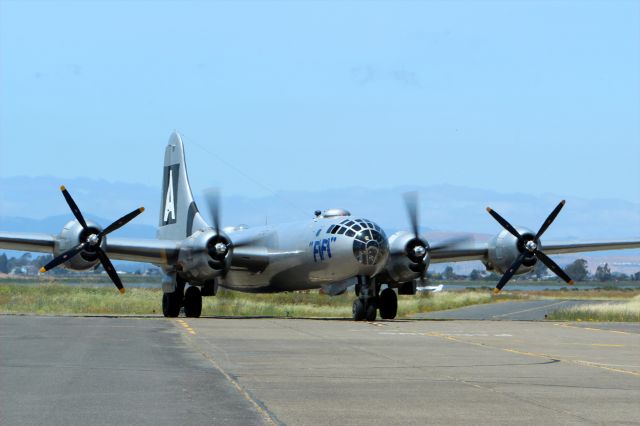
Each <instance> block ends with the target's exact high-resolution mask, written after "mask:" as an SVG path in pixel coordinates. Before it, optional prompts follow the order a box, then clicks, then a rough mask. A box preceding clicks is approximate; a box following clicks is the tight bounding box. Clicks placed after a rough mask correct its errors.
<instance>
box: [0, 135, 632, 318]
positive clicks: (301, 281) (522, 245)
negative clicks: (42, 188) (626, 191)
mask: <svg viewBox="0 0 640 426" xmlns="http://www.w3.org/2000/svg"><path fill="white" fill-rule="evenodd" d="M162 176H163V184H162V204H161V208H162V209H161V212H160V223H159V227H158V232H157V238H156V239H155V240H141V239H119V238H111V237H109V238H108V234H110V233H111V232H113V231H115V230H117V229H118V228H120V227H122V226H123V225H125V224H126V223H127V222H129V221H130V220H132V219H133V218H135V217H136V216H137V215H138V214H140V213H141V212H142V211H143V210H144V209H143V208H142V207H141V208H139V209H136V210H134V211H132V212H131V213H129V214H127V215H125V216H123V217H122V218H120V219H119V220H117V221H115V222H114V223H112V224H111V225H109V226H107V227H106V228H104V229H103V228H102V227H100V225H98V224H97V223H94V222H91V221H87V220H85V219H84V217H83V215H82V213H81V212H80V209H79V208H78V206H77V205H76V203H75V202H74V200H73V198H72V197H71V195H70V194H69V192H68V191H67V190H66V188H65V187H64V186H63V187H61V190H62V194H63V196H64V198H65V200H66V201H67V203H68V204H69V207H70V208H71V211H72V212H73V215H74V216H75V220H72V221H70V222H69V223H67V224H66V225H65V226H64V228H63V229H62V231H61V232H60V233H59V234H57V235H46V234H27V233H6V232H0V248H4V249H10V250H24V251H36V252H50V253H53V255H54V256H55V258H54V259H53V260H52V261H51V262H50V263H49V264H47V265H45V266H44V267H43V268H42V269H41V272H45V271H48V270H50V269H52V268H55V267H56V266H59V265H62V266H64V267H66V268H68V269H71V270H75V271H83V270H89V269H92V268H95V267H96V266H97V265H98V264H102V266H103V267H104V269H105V271H106V272H107V274H108V275H109V277H110V278H111V279H112V281H113V282H114V284H115V285H116V287H117V288H118V289H119V290H120V291H121V292H122V293H124V287H123V285H122V281H121V280H120V277H119V276H118V274H117V273H116V271H115V269H114V267H113V265H112V263H111V261H110V260H109V258H112V259H119V260H129V261H134V262H148V263H153V264H155V265H158V266H160V267H161V268H162V270H163V272H164V275H163V282H162V289H163V292H164V294H163V298H162V311H163V313H164V315H165V316H166V317H176V316H178V315H179V313H180V308H181V307H184V313H185V315H186V316H187V317H199V316H200V313H201V310H202V296H215V295H216V292H217V290H218V287H219V286H222V287H225V288H229V289H232V290H238V291H245V292H255V293H271V292H281V291H296V290H307V289H317V288H323V289H324V290H325V292H326V293H328V294H331V295H336V294H341V293H343V292H345V291H346V290H347V288H348V287H350V286H352V285H354V284H355V293H356V295H357V298H356V299H355V301H354V302H353V319H354V320H356V321H361V320H367V321H373V320H375V318H376V316H377V314H378V312H379V313H380V316H381V317H382V318H383V319H392V318H395V317H396V313H397V309H398V301H397V296H396V290H397V292H398V293H399V294H415V292H416V281H418V280H421V279H424V277H425V274H426V272H427V268H428V267H429V264H430V263H438V262H460V261H468V260H480V261H482V262H483V263H484V265H485V266H486V268H487V270H490V271H497V272H499V273H502V274H503V275H502V278H501V279H500V281H499V282H498V284H497V286H496V288H495V290H494V291H495V292H499V291H500V290H501V289H502V288H503V287H504V285H505V284H506V283H507V281H509V279H510V278H511V277H512V276H513V275H519V274H524V273H527V272H529V271H531V270H532V269H533V267H534V265H535V264H536V262H542V263H544V264H545V265H546V266H547V267H548V268H549V269H550V270H551V271H553V272H554V273H555V274H556V275H558V276H559V277H560V278H561V279H563V280H564V281H566V282H567V283H569V284H573V281H572V280H571V278H570V277H569V276H568V275H567V274H566V273H565V272H564V271H563V270H562V268H560V267H559V266H558V265H557V264H556V263H555V262H554V261H553V260H552V259H550V258H549V257H548V256H547V255H548V254H557V253H572V252H583V251H597V250H614V249H626V248H636V247H640V241H619V242H605V243H579V244H554V245H547V246H545V247H544V251H543V246H542V244H541V243H540V237H541V236H542V234H543V233H544V232H545V231H546V230H547V228H548V227H549V225H551V223H552V222H553V221H554V219H555V218H556V216H557V215H558V213H559V212H560V210H561V209H562V207H563V206H564V201H561V202H560V204H558V206H557V207H556V208H555V209H554V210H553V211H552V212H551V214H550V215H549V217H548V218H547V219H546V220H545V221H544V223H543V224H542V226H541V227H540V229H539V230H538V231H537V232H535V233H534V232H533V231H531V230H529V229H527V228H523V227H517V228H515V227H513V226H512V225H511V224H510V223H509V222H507V221H506V220H505V219H504V218H503V217H502V216H500V215H499V214H498V213H497V212H496V211H495V210H492V209H491V208H487V211H488V212H489V214H491V216H493V218H494V219H495V220H497V221H498V223H500V225H502V227H503V228H504V229H503V230H502V231H501V232H499V233H498V234H497V235H496V236H495V237H494V238H492V239H491V240H489V241H488V242H484V243H476V242H471V241H469V240H457V241H449V242H445V243H441V244H431V245H430V244H429V243H428V242H427V240H426V239H425V238H423V237H422V236H420V234H419V225H418V211H417V198H416V195H415V194H414V193H410V194H405V203H406V207H407V211H408V213H409V219H410V224H411V228H410V230H409V231H400V232H397V233H395V234H393V235H390V236H389V237H387V235H386V234H385V232H384V230H383V229H382V228H380V226H378V225H377V224H376V223H374V222H372V221H370V220H367V219H362V218H359V219H357V218H354V217H352V216H351V215H350V213H349V212H348V211H346V210H342V209H329V210H325V211H323V212H322V211H317V212H316V214H315V217H314V218H313V219H311V220H307V221H302V222H295V223H286V224H280V225H265V226H260V227H255V228H247V227H245V226H241V227H229V228H221V224H220V219H219V202H218V197H217V195H216V194H215V193H210V194H209V195H208V196H207V204H208V207H209V210H210V211H211V218H212V225H209V224H208V223H207V222H206V220H205V218H204V217H203V216H202V214H201V213H200V212H199V210H198V207H197V206H196V203H195V201H194V198H193V195H192V193H191V188H190V186H189V180H188V176H187V168H186V163H185V154H184V145H183V143H182V139H181V137H180V135H178V134H177V133H174V134H172V135H171V138H170V139H169V144H168V145H167V147H166V151H165V157H164V169H163V172H162Z"/></svg>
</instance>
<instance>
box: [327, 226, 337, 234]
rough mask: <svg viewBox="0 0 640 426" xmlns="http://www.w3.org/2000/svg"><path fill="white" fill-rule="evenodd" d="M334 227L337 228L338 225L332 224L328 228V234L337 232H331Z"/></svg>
mask: <svg viewBox="0 0 640 426" xmlns="http://www.w3.org/2000/svg"><path fill="white" fill-rule="evenodd" d="M334 228H336V225H331V226H330V227H329V229H327V234H332V233H333V234H335V232H331V231H333V230H334Z"/></svg>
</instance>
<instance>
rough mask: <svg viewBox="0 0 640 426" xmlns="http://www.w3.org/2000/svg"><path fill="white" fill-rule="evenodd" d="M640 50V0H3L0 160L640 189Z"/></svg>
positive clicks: (227, 176) (142, 174) (595, 191)
mask: <svg viewBox="0 0 640 426" xmlns="http://www.w3.org/2000/svg"><path fill="white" fill-rule="evenodd" d="M639 65H640V2H637V1H629V2H622V1H606V2H594V1H590V2H586V1H576V2H550V1H549V2H523V1H517V2H516V1H513V2H507V1H502V2H479V1H468V2H389V3H386V2H366V1H359V2H354V3H343V2H333V1H327V2H291V3H282V2H278V3H273V2H267V1H261V2H255V3H251V2H233V3H220V2H204V1H202V2H200V1H196V2H190V3H185V2H180V3H178V2H153V1H145V2H138V3H134V2H129V1H126V2H125V1H122V2H95V1H92V2H69V3H64V2H54V1H46V2H34V1H24V2H22V1H21V2H11V1H5V0H1V1H0V176H5V177H6V176H15V175H31V176H37V175H55V176H61V177H74V176H94V177H98V178H104V179H107V180H122V181H129V182H139V183H145V184H151V185H159V184H160V183H159V181H160V173H161V163H162V158H163V150H164V146H165V144H166V141H167V139H168V137H169V134H170V132H171V131H172V130H173V129H178V130H179V131H181V132H182V133H183V134H184V139H185V143H186V144H187V157H188V162H189V170H190V176H191V181H192V183H193V184H194V187H195V189H196V190H200V189H201V188H204V187H207V186H212V185H219V186H222V187H223V189H224V191H225V192H226V193H228V194H245V195H262V194H265V192H266V190H265V186H266V187H267V188H272V189H274V190H279V189H293V190H298V189H305V188H308V189H311V190H319V189H326V188H335V187H344V186H356V185H357V186H366V187H371V188H378V187H391V186H396V185H409V186H411V185H429V184H439V183H451V184H459V185H465V186H473V187H479V188H488V189H494V190H497V191H503V192H512V191H519V192H525V193H536V194H539V193H548V192H554V193H557V194H566V195H574V196H583V197H590V198H595V197H607V196H611V197H618V198H623V199H627V200H631V201H635V202H640V66H639ZM220 159H223V160H224V161H221V160H220ZM229 164H232V165H234V166H235V167H237V168H238V169H240V170H242V172H243V173H244V175H243V174H241V173H239V172H238V171H237V170H236V169H234V168H233V167H230V166H229ZM245 175H248V176H251V177H252V178H253V179H254V180H255V181H259V182H260V183H261V185H263V186H260V185H258V184H257V183H256V182H255V181H252V180H250V179H247V178H246V176H245ZM0 190H2V189H0Z"/></svg>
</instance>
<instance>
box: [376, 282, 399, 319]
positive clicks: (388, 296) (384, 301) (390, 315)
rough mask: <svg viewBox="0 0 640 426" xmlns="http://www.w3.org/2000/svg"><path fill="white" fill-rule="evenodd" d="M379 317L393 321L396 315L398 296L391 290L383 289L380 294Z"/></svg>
mask: <svg viewBox="0 0 640 426" xmlns="http://www.w3.org/2000/svg"><path fill="white" fill-rule="evenodd" d="M379 299H380V317H381V318H382V319H394V318H395V317H396V315H397V314H398V296H397V295H396V292H395V291H393V289H390V288H385V289H384V290H382V292H381V293H380V298H379Z"/></svg>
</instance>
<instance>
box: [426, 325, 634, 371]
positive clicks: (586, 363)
mask: <svg viewBox="0 0 640 426" xmlns="http://www.w3.org/2000/svg"><path fill="white" fill-rule="evenodd" d="M603 331H608V330H603ZM629 334H632V333H629ZM425 335H426V336H433V337H441V338H444V339H447V340H450V341H452V342H457V343H464V344H467V345H473V346H480V347H483V348H492V349H500V350H503V351H505V352H511V353H515V354H518V355H525V356H530V357H535V358H546V359H550V360H553V361H560V362H566V363H570V364H576V365H581V366H583V367H592V368H600V369H603V370H608V371H614V372H616V373H623V374H630V375H632V376H638V377H640V372H638V371H629V370H623V369H621V368H613V367H609V366H607V365H605V364H598V363H595V362H590V361H583V360H580V359H570V358H562V357H559V356H555V355H549V354H544V353H536V352H527V351H521V350H518V349H511V348H501V347H499V346H491V345H487V344H485V343H479V342H471V341H468V340H463V339H459V338H456V337H453V336H450V335H447V334H443V333H438V332H430V333H425ZM594 345H595V344H594Z"/></svg>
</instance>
